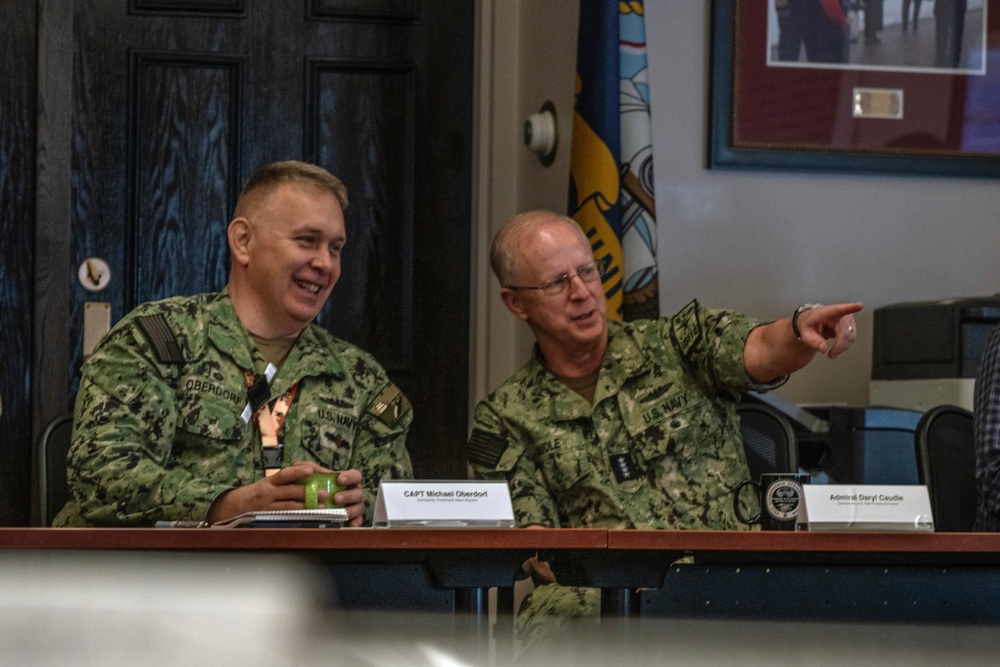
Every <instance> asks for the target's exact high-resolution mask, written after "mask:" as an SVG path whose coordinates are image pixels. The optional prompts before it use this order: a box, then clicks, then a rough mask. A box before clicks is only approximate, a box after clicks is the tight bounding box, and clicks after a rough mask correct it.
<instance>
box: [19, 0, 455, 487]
mask: <svg viewBox="0 0 1000 667" xmlns="http://www.w3.org/2000/svg"><path fill="white" fill-rule="evenodd" d="M300 2H301V4H300V3H292V2H286V1H283V0H271V1H269V2H265V1H263V0H255V2H253V3H250V2H245V1H243V0H216V1H214V2H198V3H194V2H191V1H190V0H188V1H181V0H177V1H173V2H172V1H170V0H131V1H130V2H128V3H125V2H120V1H118V0H78V1H77V2H74V3H61V2H57V1H56V0H42V3H41V6H42V11H41V13H40V16H41V21H42V23H43V24H44V25H50V26H53V27H54V28H59V27H60V26H62V29H63V31H65V30H66V28H65V24H66V23H67V22H69V24H70V25H71V26H72V27H71V32H72V35H73V41H72V43H73V47H72V53H68V52H67V51H68V50H67V49H65V48H63V49H62V51H60V49H59V47H58V46H54V49H55V50H54V52H52V53H56V54H60V53H61V57H63V58H67V59H68V60H67V62H73V69H72V76H71V78H70V77H66V75H65V74H60V73H58V72H54V73H53V74H51V75H50V77H49V79H50V80H51V81H54V82H55V84H53V85H49V86H47V87H46V89H45V91H43V95H42V96H41V97H40V98H39V103H40V104H41V105H44V106H48V107H52V108H55V109H59V108H61V107H66V108H68V109H69V110H70V111H71V115H70V121H69V123H70V127H69V131H68V136H69V140H68V141H66V142H65V143H63V144H58V143H57V144H54V145H53V147H52V154H51V155H50V156H49V159H51V160H54V161H57V162H58V161H59V160H63V159H64V160H66V161H67V162H68V163H69V164H71V166H72V170H71V173H70V174H69V176H68V178H69V180H70V183H71V188H70V189H69V195H68V197H67V199H66V200H67V205H68V209H69V216H68V218H69V220H68V233H69V239H70V242H69V244H68V245H67V246H66V247H65V249H62V250H61V249H60V248H59V247H56V248H54V255H53V261H54V262H55V263H56V265H57V266H58V265H61V266H63V267H64V270H66V271H67V274H64V275H67V277H68V278H69V285H68V292H67V293H66V294H64V295H61V294H60V293H59V290H54V291H55V294H53V295H52V296H51V297H50V298H46V299H44V300H42V301H40V302H37V303H36V304H35V308H34V310H35V323H34V328H35V331H36V332H37V335H38V336H39V337H41V338H45V337H46V336H52V337H53V338H52V340H57V339H58V337H59V336H61V337H62V338H63V339H64V340H65V339H67V338H68V341H67V345H66V346H65V347H60V346H58V345H48V346H45V347H44V349H43V350H42V351H40V353H39V354H37V355H36V364H35V366H36V368H37V382H36V384H35V387H34V392H33V396H34V407H35V410H36V429H37V428H38V424H40V423H44V422H45V421H46V420H47V419H48V418H50V417H51V416H54V415H55V414H58V412H61V411H62V409H63V407H62V406H67V405H69V402H70V401H71V398H72V396H73V395H74V394H75V392H76V388H77V385H78V382H79V366H80V363H81V361H82V340H83V332H82V325H83V315H82V314H83V309H84V304H85V303H86V302H87V301H90V300H99V301H108V302H110V303H111V308H112V321H113V322H114V321H117V320H118V319H119V318H120V317H121V316H122V314H123V313H125V312H128V311H129V310H130V309H132V308H133V307H135V306H136V305H137V304H139V303H141V302H144V301H148V300H153V299H160V298H164V297H167V296H173V295H178V294H194V293H198V292H204V291H209V290H217V289H220V288H221V287H222V286H223V285H224V284H225V282H226V279H227V276H228V270H229V255H228V249H227V248H226V241H225V229H226V225H227V224H228V221H229V219H230V216H231V214H232V210H233V207H234V205H235V200H236V196H237V194H238V191H239V189H240V187H241V185H242V182H243V181H244V180H245V179H246V178H247V177H248V176H249V174H250V173H252V172H253V171H254V170H255V169H256V168H257V167H258V166H260V165H261V164H263V163H266V162H269V161H272V160H276V159H289V158H297V159H305V160H308V161H312V162H316V163H318V164H320V165H322V166H324V167H326V168H328V169H330V171H331V172H333V173H334V174H336V175H338V176H339V177H340V178H341V179H342V180H343V181H344V182H345V184H346V185H347V187H348V191H349V195H350V200H351V203H350V206H349V207H348V209H347V211H346V212H345V213H346V218H347V226H348V244H347V249H346V252H345V258H344V263H345V271H344V274H343V276H342V278H341V281H340V283H339V284H338V286H337V287H336V288H335V289H334V292H333V296H332V297H331V301H330V303H329V304H328V306H327V307H326V308H325V309H324V311H323V312H322V313H321V314H320V317H319V322H320V324H321V325H323V326H324V327H326V328H328V329H329V330H330V331H332V332H333V333H334V334H336V335H338V336H341V337H343V338H345V339H347V340H349V341H351V342H354V343H356V344H358V345H360V346H361V347H363V348H365V349H367V350H369V351H371V352H372V353H373V354H374V355H375V356H376V357H377V358H378V359H379V361H380V362H381V363H382V364H383V365H384V366H385V367H386V368H387V370H388V371H389V373H390V375H391V376H392V377H393V379H394V380H395V381H396V382H397V384H399V385H400V386H401V388H402V389H403V390H404V392H406V394H407V395H408V396H409V397H410V398H411V400H412V402H413V403H414V409H415V420H414V426H413V432H412V434H411V447H410V449H411V454H412V455H413V457H414V463H415V466H416V468H417V472H418V475H420V476H425V477H439V476H444V477H462V476H464V472H465V466H464V457H463V454H462V452H463V451H464V441H465V437H466V422H467V407H466V405H467V392H466V386H467V377H466V376H467V368H468V365H467V364H468V359H467V357H468V353H467V349H468V342H467V336H468V316H467V313H468V289H467V287H465V288H464V289H451V290H445V291H440V292H439V291H438V290H437V288H436V287H433V291H432V292H428V291H424V290H425V288H424V285H425V284H428V285H430V286H434V285H435V284H437V283H439V282H440V277H434V278H433V279H432V280H431V281H430V282H429V283H425V282H424V281H423V280H421V279H419V278H418V277H417V275H416V273H415V260H414V258H415V256H416V253H417V251H418V249H419V248H425V249H426V248H433V252H434V254H435V256H436V259H438V260H440V265H437V264H438V262H435V264H436V266H435V269H434V270H435V271H436V272H438V273H444V274H447V275H449V276H451V280H452V281H453V282H455V283H457V284H461V285H467V281H468V257H469V222H468V216H469V211H470V207H471V202H470V200H469V196H470V194H469V193H470V192H471V166H470V165H471V99H472V81H471V77H472V72H471V65H470V64H469V63H470V62H471V54H472V21H473V9H472V8H471V7H468V6H467V4H468V3H464V2H463V1H462V0H442V4H443V5H449V7H447V8H446V9H447V10H448V11H445V12H443V13H441V11H440V10H441V8H439V7H435V11H434V12H433V13H432V14H428V15H426V16H425V15H418V14H417V13H416V12H415V5H414V3H412V2H381V3H372V4H371V5H369V4H367V3H356V2H336V1H329V0H328V1H326V2H324V1H320V0H300ZM365 7H369V8H370V11H369V12H368V13H367V14H364V12H365V9H364V8H365ZM358 12H361V13H362V14H364V15H363V16H362V15H360V14H359V13H358ZM345 17H346V18H345ZM44 25H43V30H42V34H44V33H45V30H44ZM438 33H441V34H447V35H449V41H450V42H452V43H456V46H457V48H456V49H455V51H454V52H453V53H452V54H451V55H452V56H453V57H454V62H455V66H454V67H452V66H450V65H447V64H444V65H443V66H441V65H440V64H439V65H438V67H437V68H436V69H435V71H428V67H427V64H428V63H429V62H430V59H431V58H432V57H433V56H432V54H430V53H429V45H430V44H434V43H436V40H435V39H434V35H435V34H438ZM455 35H459V36H462V37H460V38H459V39H458V40H457V42H456V39H455ZM45 49H46V45H45V44H41V45H40V48H39V52H40V53H42V52H45ZM421 71H423V72H424V74H423V75H422V76H418V74H417V73H418V72H421ZM60 77H62V78H60ZM67 79H69V85H68V86H67V85H66V80H67ZM43 80H45V77H43ZM60 82H61V85H57V84H59V83H60ZM440 85H448V86H451V87H453V88H455V90H453V91H452V94H456V95H463V96H464V100H465V103H464V105H463V107H462V108H461V110H460V112H459V113H455V110H454V109H448V108H447V107H444V106H440V105H438V104H437V102H436V100H435V99H434V97H433V96H431V95H430V94H429V91H430V90H431V89H434V88H435V87H437V86H440ZM66 90H68V91H69V94H68V95H67V94H66V93H65V91H66ZM446 114H447V115H446ZM60 117H61V116H58V115H57V116H56V118H60ZM55 125H56V126H57V127H58V124H57V123H56V124H55ZM442 141H447V142H448V144H449V146H450V147H451V149H452V150H450V151H448V152H446V153H441V152H437V151H425V152H421V151H420V150H419V149H418V147H419V146H420V145H433V144H437V143H439V142H442ZM435 171H441V172H443V173H447V174H448V175H449V181H448V188H449V193H448V196H447V198H446V199H445V200H444V201H437V200H438V199H440V197H441V193H439V192H435V191H433V190H420V189H418V187H417V183H418V178H425V174H427V173H432V172H435ZM63 178H66V176H63V175H60V174H52V175H46V176H44V177H43V179H42V181H43V183H41V184H40V187H44V188H46V189H52V190H53V191H54V192H56V193H60V192H63V191H65V185H64V183H63V180H62V179H63ZM456 193H457V196H456ZM432 202H433V203H432ZM51 208H52V209H53V210H55V209H57V208H58V204H54V205H52V206H51ZM432 211H433V215H428V213H429V212H432ZM66 224H67V222H66V221H59V220H48V219H45V220H43V219H39V220H38V221H37V225H38V226H39V227H40V228H45V229H46V230H47V234H49V235H55V234H57V233H58V230H60V229H62V228H63V227H62V226H63V225H66ZM420 251H421V252H424V251H425V250H420ZM89 257H101V258H103V259H105V260H106V261H107V262H108V264H109V265H110V266H111V270H112V274H113V279H112V282H111V284H110V286H109V287H108V288H106V289H105V290H103V291H101V292H97V293H92V292H88V291H86V290H84V289H83V288H82V287H81V286H80V285H79V284H78V283H77V282H76V280H75V276H76V267H77V266H78V265H79V263H80V262H82V261H84V260H86V259H87V258H89ZM63 284H65V283H63ZM422 296H427V297H429V298H432V299H434V300H435V302H438V301H440V303H437V305H436V306H435V307H434V308H426V309H418V308H416V307H415V306H414V303H415V302H416V303H419V302H420V301H419V299H420V298H422ZM415 300H417V301H415ZM442 312H444V313H447V315H446V316H444V317H442V315H441V313H442ZM66 348H68V354H67V352H66ZM418 351H419V354H418ZM442 356H447V357H448V358H449V359H450V360H451V363H452V364H453V367H452V368H451V369H449V370H450V371H451V372H457V373H460V374H461V381H460V383H458V384H454V382H455V380H454V378H449V379H448V381H449V382H451V383H452V384H450V385H449V391H448V392H446V393H445V396H446V399H445V401H444V402H440V401H438V400H433V401H432V400H431V399H432V398H434V399H437V398H440V397H441V395H442V392H441V391H440V390H439V389H438V388H437V385H438V383H439V382H441V381H442V378H441V377H440V376H439V375H438V374H437V373H436V372H435V370H434V366H432V367H431V368H430V369H428V368H422V367H419V365H420V364H419V363H418V360H419V359H421V358H426V359H432V360H436V359H439V358H441V357H442ZM428 371H430V372H428Z"/></svg>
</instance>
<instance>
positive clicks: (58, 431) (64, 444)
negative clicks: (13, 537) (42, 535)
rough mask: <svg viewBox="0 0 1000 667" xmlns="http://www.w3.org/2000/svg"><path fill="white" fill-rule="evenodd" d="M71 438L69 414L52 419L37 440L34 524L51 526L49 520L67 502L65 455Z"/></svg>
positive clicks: (70, 416) (71, 428)
mask: <svg viewBox="0 0 1000 667" xmlns="http://www.w3.org/2000/svg"><path fill="white" fill-rule="evenodd" d="M72 435H73V415H72V413H69V414H64V415H60V416H58V417H56V418H55V419H53V420H52V421H51V422H49V423H48V425H47V426H46V427H45V430H44V431H42V435H41V437H40V438H39V440H38V449H37V451H36V457H37V458H36V462H37V470H38V478H37V479H36V480H35V494H36V500H37V503H38V522H39V525H41V526H51V525H52V520H53V519H54V518H55V517H56V514H58V513H59V510H61V509H62V508H63V505H65V504H66V501H67V500H68V499H69V490H68V488H67V486H66V455H67V453H68V452H69V443H70V437H71V436H72Z"/></svg>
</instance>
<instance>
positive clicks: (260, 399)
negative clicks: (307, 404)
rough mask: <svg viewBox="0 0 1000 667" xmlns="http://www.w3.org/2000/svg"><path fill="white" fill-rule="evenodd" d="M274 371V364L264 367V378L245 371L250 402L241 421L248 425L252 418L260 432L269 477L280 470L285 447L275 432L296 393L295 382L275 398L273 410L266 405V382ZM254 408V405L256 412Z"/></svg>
mask: <svg viewBox="0 0 1000 667" xmlns="http://www.w3.org/2000/svg"><path fill="white" fill-rule="evenodd" d="M276 372H277V369H276V368H275V367H274V365H273V364H268V365H267V370H266V371H265V372H264V375H263V376H260V375H256V374H255V373H254V372H253V371H250V370H244V371H243V379H244V381H245V383H246V386H247V395H248V398H249V399H250V400H249V401H248V402H247V406H246V408H244V410H243V421H245V422H247V423H249V422H250V419H251V418H253V422H254V424H255V425H256V426H257V430H259V431H260V444H261V454H262V455H263V458H264V475H265V476H270V475H273V474H274V473H276V472H278V470H280V469H281V465H282V462H283V459H284V446H283V445H282V443H281V441H280V440H278V430H279V429H280V428H281V425H282V424H283V423H284V421H285V416H286V415H287V414H288V409H289V408H290V407H291V405H292V401H294V400H295V392H296V390H297V389H298V386H299V385H298V383H295V384H294V385H292V387H291V389H289V390H288V391H286V392H285V393H283V394H282V395H281V396H279V397H278V400H276V401H275V402H274V408H271V406H270V405H268V397H269V394H270V391H269V387H268V383H269V382H270V381H271V378H273V377H274V374H275V373H276ZM253 406H257V407H256V409H254V408H253Z"/></svg>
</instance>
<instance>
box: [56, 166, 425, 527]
mask: <svg viewBox="0 0 1000 667" xmlns="http://www.w3.org/2000/svg"><path fill="white" fill-rule="evenodd" d="M346 206H347V190H346V189H345V188H344V186H343V184H342V183H341V182H340V181H339V180H338V179H337V178H335V177H334V176H332V175H331V174H330V173H328V172H327V171H326V170H324V169H322V168H320V167H317V166H315V165H310V164H306V163H302V162H296V161H288V162H277V163H274V164H271V165H268V166H266V167H264V168H263V169H261V170H260V171H258V172H257V173H256V174H254V175H253V176H252V177H251V178H250V180H249V181H248V182H247V184H246V186H245V187H244V189H243V192H242V194H241V195H240V198H239V201H238V202H237V205H236V211H235V215H234V218H233V220H232V222H230V224H229V229H228V240H229V248H230V251H231V252H232V269H231V272H230V278H229V285H228V286H227V287H226V289H224V290H223V291H222V292H218V293H212V294H201V295H197V296H192V297H174V298H171V299H166V300H164V301H158V302H155V303H147V304H143V305H142V306H139V307H138V308H136V309H135V310H134V311H133V312H131V313H130V314H129V315H127V316H126V317H124V318H123V319H122V321H121V322H119V323H118V324H117V325H116V326H115V328H114V329H113V330H112V331H111V332H109V333H108V335H107V336H105V338H104V339H103V340H102V342H101V344H100V345H99V346H98V348H97V349H96V350H95V351H94V353H93V354H92V355H91V356H90V358H88V360H87V362H86V363H85V364H84V367H83V376H82V379H81V382H80V391H79V394H78V396H77V402H76V410H75V420H74V429H73V443H72V446H71V449H70V454H69V462H68V463H69V467H68V481H69V484H70V500H69V502H67V504H66V506H65V507H64V508H63V510H62V512H60V513H59V515H58V516H57V517H56V520H55V522H54V525H57V526H58V525H65V526H71V525H150V524H152V523H154V522H156V521H162V520H169V521H183V520H191V521H207V522H209V523H212V522H216V521H221V520H224V519H228V518H231V517H233V516H237V515H239V514H242V513H244V512H249V511H260V510H290V509H302V508H303V507H304V497H305V487H304V486H302V485H299V484H296V482H297V481H299V480H301V479H302V478H304V477H307V476H308V475H310V474H312V473H313V472H329V471H340V476H339V479H338V481H339V482H340V484H341V485H343V486H344V487H345V488H344V490H342V491H340V492H339V493H338V494H337V496H336V498H335V502H337V503H338V504H341V505H344V506H345V508H346V509H347V511H348V516H349V519H350V525H355V526H358V525H362V524H363V523H364V522H366V521H370V519H371V515H372V512H373V508H374V494H375V491H376V490H377V486H378V481H379V480H380V479H383V478H387V479H399V478H409V477H412V466H411V464H410V458H409V455H408V453H407V451H406V448H405V439H406V433H407V429H408V428H409V424H410V420H411V418H412V414H411V411H410V405H409V402H408V401H407V400H406V397H405V396H404V395H403V394H402V393H401V392H400V391H399V389H398V388H396V386H395V385H394V384H393V383H392V382H391V381H390V380H389V378H388V376H387V375H386V373H385V371H384V370H383V369H382V368H381V366H379V364H378V363H377V362H376V361H375V360H374V359H373V358H372V357H371V356H370V355H369V354H367V353H366V352H364V351H362V350H360V349H358V348H357V347H355V346H353V345H351V344H349V343H346V342H344V341H342V340H339V339H337V338H335V337H334V336H332V335H330V333H329V332H327V331H326V330H324V329H322V328H321V327H319V326H318V325H316V324H315V323H314V320H315V318H316V316H317V315H318V314H319V311H320V309H321V308H322V307H323V305H324V304H325V303H326V300H327V298H328V297H329V296H330V292H331V291H332V290H333V287H334V285H336V283H337V280H338V279H339V278H340V270H341V264H340V262H341V253H342V251H343V250H344V246H345V244H346V242H347V235H346V231H345V225H344V209H345V208H346ZM321 496H322V492H321Z"/></svg>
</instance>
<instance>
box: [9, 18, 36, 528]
mask: <svg viewBox="0 0 1000 667" xmlns="http://www.w3.org/2000/svg"><path fill="white" fill-rule="evenodd" d="M14 4H15V2H14V0H4V2H2V3H0V8H2V11H3V14H4V20H3V21H2V22H0V100H3V103H2V104H0V404H2V405H0V524H5V525H9V524H12V523H17V522H18V520H22V521H23V520H24V519H26V518H27V516H28V493H27V491H28V487H29V481H30V477H29V476H28V475H27V471H30V470H31V459H30V454H31V380H32V378H31V373H30V363H31V354H32V344H31V341H32V330H31V294H32V283H33V280H34V267H35V263H34V247H33V244H34V234H33V229H34V226H33V224H32V218H33V216H34V208H35V207H34V199H35V116H36V107H35V96H36V77H37V74H36V69H35V33H36V29H37V25H36V19H35V16H36V15H35V12H34V10H33V8H32V9H26V8H24V7H23V6H22V5H21V4H20V3H18V6H17V9H15V8H14V6H13V5H14ZM25 4H28V3H25Z"/></svg>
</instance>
